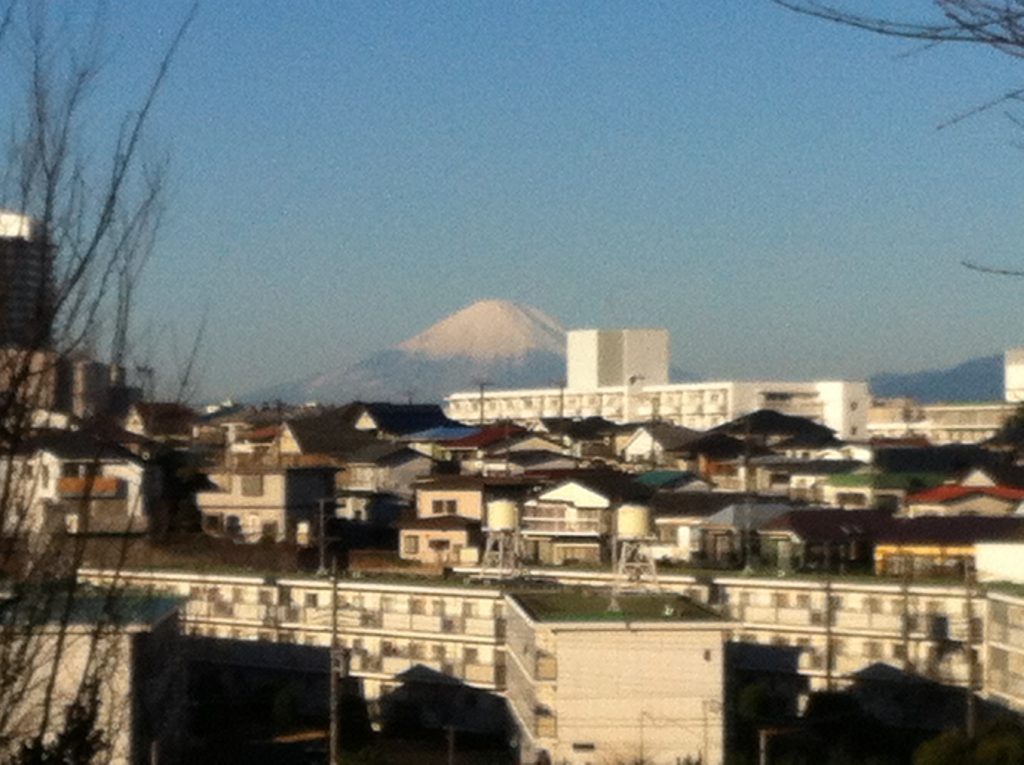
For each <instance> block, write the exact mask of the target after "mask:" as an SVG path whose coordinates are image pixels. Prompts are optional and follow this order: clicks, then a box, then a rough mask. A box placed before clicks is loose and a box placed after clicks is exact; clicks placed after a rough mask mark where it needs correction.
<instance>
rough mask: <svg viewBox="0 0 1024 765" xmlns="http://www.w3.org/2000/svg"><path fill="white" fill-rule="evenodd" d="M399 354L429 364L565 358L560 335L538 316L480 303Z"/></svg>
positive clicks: (512, 306)
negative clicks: (449, 360) (532, 356)
mask: <svg viewBox="0 0 1024 765" xmlns="http://www.w3.org/2000/svg"><path fill="white" fill-rule="evenodd" d="M397 348H398V350H400V351H408V352H410V353H421V354H423V355H424V356H427V357H429V358H434V359H443V358H452V357H455V356H465V357H467V358H472V359H476V360H477V361H493V360H497V359H517V358H524V357H526V356H528V355H529V354H530V353H534V352H537V351H541V352H547V353H554V354H557V355H561V356H564V355H565V329H564V328H563V327H562V325H561V324H559V323H558V322H557V321H555V320H554V319H552V318H551V317H550V316H548V315H547V314H546V313H544V312H543V311H541V310H539V309H537V308H534V307H532V306H528V305H522V304H520V303H513V302H511V301H510V300H480V301H477V302H476V303H473V304H472V305H469V306H466V307H465V308H463V309H462V310H461V311H456V312H455V313H453V314H452V315H451V316H448V317H447V318H444V319H441V321H439V322H437V323H436V324H434V325H432V326H430V327H428V328H427V329H425V330H423V331H422V332H420V333H419V334H418V335H416V336H415V337H410V338H409V339H408V340H406V341H404V342H401V343H399V344H398V346H397Z"/></svg>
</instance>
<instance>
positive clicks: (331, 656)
mask: <svg viewBox="0 0 1024 765" xmlns="http://www.w3.org/2000/svg"><path fill="white" fill-rule="evenodd" d="M337 648H338V562H337V561H336V560H335V561H333V562H332V564H331V648H330V650H329V651H328V660H329V661H330V671H331V734H330V735H331V740H330V765H338V755H339V754H340V751H339V748H338V734H339V732H340V731H339V730H338V727H339V726H338V722H339V721H338V708H339V706H340V704H339V688H338V668H337V667H336V666H335V654H336V651H337Z"/></svg>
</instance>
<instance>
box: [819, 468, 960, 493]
mask: <svg viewBox="0 0 1024 765" xmlns="http://www.w3.org/2000/svg"><path fill="white" fill-rule="evenodd" d="M945 481H946V475H945V474H943V473H872V472H866V473H837V474H836V475H831V476H829V478H828V485H829V486H838V487H841V488H874V489H903V490H905V491H917V490H920V489H930V488H931V487H933V486H939V485H940V484H942V483H944V482H945Z"/></svg>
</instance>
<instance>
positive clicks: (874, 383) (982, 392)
mask: <svg viewBox="0 0 1024 765" xmlns="http://www.w3.org/2000/svg"><path fill="white" fill-rule="evenodd" d="M868 383H869V385H870V386H871V393H872V395H874V396H881V397H896V396H909V397H910V398H912V399H914V400H915V401H917V402H918V403H921V404H934V403H937V402H940V401H1002V400H1003V356H1002V354H999V355H995V356H982V357H980V358H976V359H969V360H968V361H964V362H962V363H960V364H957V365H956V366H953V367H948V368H946V369H931V370H926V371H922V372H908V373H905V374H896V373H891V372H885V373H881V374H877V375H873V376H872V377H870V378H869V379H868Z"/></svg>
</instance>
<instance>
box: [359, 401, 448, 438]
mask: <svg viewBox="0 0 1024 765" xmlns="http://www.w3.org/2000/svg"><path fill="white" fill-rule="evenodd" d="M350 406H352V407H354V408H355V410H356V412H357V416H356V418H355V421H354V426H355V429H356V430H359V431H363V432H371V433H375V434H377V435H378V437H380V438H399V437H402V436H409V435H410V434H413V433H420V432H423V431H428V430H432V429H434V428H442V427H458V426H459V423H457V422H455V421H454V420H449V419H448V417H447V416H445V413H444V411H443V410H442V409H441V407H440V406H438V405H437V404H390V403H358V402H357V403H355V404H351V405H350Z"/></svg>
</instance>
